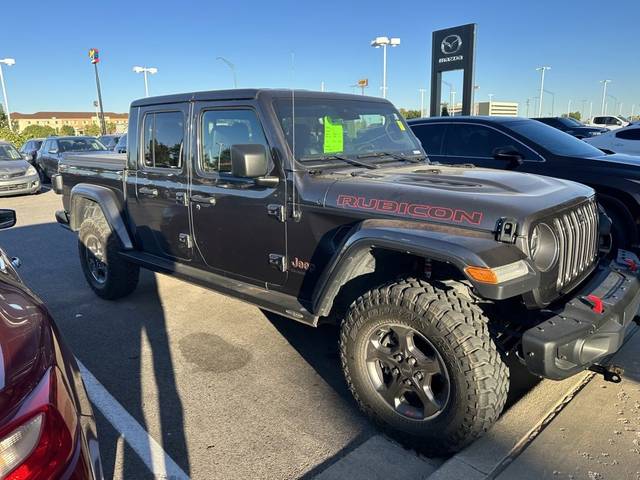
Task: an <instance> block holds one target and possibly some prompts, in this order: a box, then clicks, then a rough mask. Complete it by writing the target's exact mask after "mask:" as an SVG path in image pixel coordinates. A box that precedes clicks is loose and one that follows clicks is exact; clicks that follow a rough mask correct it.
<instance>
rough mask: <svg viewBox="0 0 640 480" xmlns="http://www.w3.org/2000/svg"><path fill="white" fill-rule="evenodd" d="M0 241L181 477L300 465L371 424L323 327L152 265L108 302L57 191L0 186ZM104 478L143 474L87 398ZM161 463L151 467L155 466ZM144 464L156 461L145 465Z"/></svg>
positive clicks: (290, 472) (319, 460)
mask: <svg viewBox="0 0 640 480" xmlns="http://www.w3.org/2000/svg"><path fill="white" fill-rule="evenodd" d="M0 208H13V209H15V210H16V212H17V216H18V223H17V225H16V226H15V227H13V228H12V229H9V230H4V231H2V232H0V245H1V246H2V248H3V249H4V250H5V251H6V252H7V254H8V255H9V256H18V257H20V259H21V260H22V263H23V266H22V267H21V268H20V271H19V272H20V275H21V276H22V278H23V280H24V281H25V282H26V283H27V284H28V285H29V286H30V287H31V288H32V290H33V291H34V292H35V293H36V294H37V295H39V296H40V297H41V298H42V299H43V300H44V301H45V303H46V304H47V306H48V307H49V309H50V311H51V312H52V314H53V317H54V318H55V320H56V322H57V324H58V326H59V327H60V329H61V331H62V333H63V335H64V338H65V339H66V342H67V343H68V344H69V346H70V347H71V348H72V350H73V351H74V353H75V354H76V356H77V357H78V359H79V360H80V361H81V362H82V363H83V364H84V365H85V366H86V368H87V369H88V370H89V371H90V372H91V373H92V374H93V375H94V376H95V378H96V379H97V381H98V382H100V384H101V385H102V386H104V388H105V389H106V390H107V391H108V392H109V393H110V395H111V396H113V398H114V399H115V400H117V401H118V402H119V403H120V404H121V405H122V406H123V407H124V409H126V411H127V412H128V413H129V414H130V415H131V416H132V417H133V419H135V420H136V421H137V422H138V423H139V425H140V426H142V427H143V429H144V430H146V431H148V432H149V434H150V435H151V437H152V438H153V439H155V440H156V441H157V443H158V444H160V445H161V446H162V448H163V449H164V451H165V452H166V453H167V454H168V456H169V457H171V458H172V459H173V460H174V461H175V462H176V464H177V465H178V466H179V467H180V469H182V471H184V472H185V473H186V474H188V475H189V476H191V477H192V478H216V479H217V478H221V479H226V478H235V479H237V478H272V479H276V478H298V477H301V476H305V475H306V476H308V477H312V476H314V475H315V474H316V473H318V472H320V471H322V470H323V465H328V464H330V463H332V462H333V461H334V459H336V458H339V457H340V456H341V455H343V454H344V453H347V452H349V451H350V450H352V449H355V448H357V446H359V445H360V444H362V443H364V442H365V441H366V440H367V439H369V438H370V437H371V436H372V435H375V434H376V431H375V429H374V428H373V427H372V426H371V425H370V424H369V423H368V421H367V420H366V419H365V418H364V417H363V416H362V415H361V414H360V413H359V411H358V410H357V409H356V408H355V406H354V404H353V403H352V401H351V399H350V397H349V394H348V391H347V389H346V387H345V385H344V382H343V380H342V376H341V372H340V369H339V362H338V355H337V347H336V344H337V330H336V329H335V328H321V329H318V330H316V329H312V328H309V327H306V326H304V325H301V324H297V323H295V322H292V321H290V320H285V319H282V318H278V317H275V316H272V315H270V314H265V313H263V312H262V311H260V310H259V309H257V308H255V307H253V306H250V305H247V304H244V303H241V302H239V301H236V300H233V299H230V298H228V297H224V296H221V295H217V294H215V293H213V292H211V291H208V290H205V289H202V288H199V287H196V286H193V285H189V284H187V283H185V282H181V281H179V280H176V279H173V278H171V277H168V276H164V275H155V274H153V273H151V272H148V271H143V273H142V275H141V281H140V285H139V287H138V289H137V291H136V292H135V293H134V294H133V295H131V296H130V297H128V298H126V299H122V300H119V301H116V302H108V301H105V300H102V299H100V298H98V297H96V296H95V295H94V294H93V292H92V291H91V290H90V289H89V287H88V285H87V284H86V282H85V280H84V277H83V275H82V272H81V269H80V264H79V262H78V255H77V246H76V235H75V234H73V233H71V232H69V231H67V230H65V229H63V228H61V227H60V226H58V225H57V224H56V223H55V220H54V212H55V210H57V209H60V208H61V197H59V196H58V195H55V194H54V193H53V192H51V191H48V192H46V193H42V194H40V195H34V196H24V197H10V198H2V199H0ZM96 417H97V422H98V429H99V437H100V447H101V453H102V459H103V463H104V465H103V466H104V473H105V478H116V479H119V478H126V479H132V478H135V479H145V478H154V475H153V474H152V473H150V471H149V469H148V468H147V466H146V465H145V464H144V463H143V462H142V460H140V458H139V455H138V454H137V453H135V452H134V451H133V449H132V448H131V447H130V445H129V443H128V442H126V441H124V440H123V439H122V438H119V437H120V434H119V433H118V432H117V431H116V430H115V429H114V427H113V426H112V425H111V423H110V422H108V421H107V420H106V419H105V417H104V416H103V415H102V414H101V413H100V412H99V411H98V409H96ZM160 471H162V468H160ZM156 473H157V472H156Z"/></svg>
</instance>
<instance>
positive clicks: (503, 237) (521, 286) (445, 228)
mask: <svg viewBox="0 0 640 480" xmlns="http://www.w3.org/2000/svg"><path fill="white" fill-rule="evenodd" d="M53 186H54V189H55V191H56V192H58V193H60V194H62V195H63V206H64V210H61V211H59V212H57V213H56V217H57V220H58V221H59V222H60V223H62V224H64V225H65V226H67V227H69V228H70V229H71V230H73V231H76V232H78V233H79V235H78V237H79V238H78V240H79V241H78V247H79V255H80V263H81V266H82V270H83V272H84V275H85V277H86V279H87V282H88V283H89V285H90V287H91V288H92V289H93V290H94V291H95V293H96V294H97V295H99V296H100V297H102V298H107V299H116V298H119V297H123V296H124V295H127V294H129V293H131V292H132V291H133V290H134V289H135V288H136V284H137V282H138V272H139V268H140V267H144V268H148V269H151V270H154V271H156V272H161V273H165V274H170V275H175V276H177V277H180V278H183V279H185V280H187V281H189V282H193V283H197V284H199V285H203V286H206V287H208V288H211V289H213V290H216V291H218V292H222V293H225V294H227V295H231V296H233V297H236V298H239V299H241V300H244V301H247V302H250V303H252V304H255V305H257V306H258V307H260V308H262V309H266V310H268V311H271V312H275V313H277V314H280V315H283V316H285V317H289V318H291V319H293V320H297V321H299V322H303V323H306V324H308V325H312V326H316V325H318V324H319V323H320V322H340V323H341V334H340V346H339V348H340V358H341V363H342V368H343V370H344V375H345V378H346V382H347V384H348V386H349V388H350V390H351V392H352V393H353V396H354V397H355V400H356V402H357V403H358V405H359V406H360V408H361V409H362V410H363V411H364V412H365V413H367V414H368V415H369V416H370V417H371V418H372V419H373V420H374V421H375V422H376V423H377V424H379V425H380V426H381V427H382V428H383V429H385V430H386V431H387V432H389V433H390V434H392V435H394V436H395V437H396V438H398V439H400V440H401V441H404V442H406V443H409V444H411V445H413V446H414V447H417V448H419V449H421V450H423V451H425V452H428V453H435V454H438V453H446V452H452V451H455V450H458V449H460V448H462V447H464V446H465V445H467V444H468V443H469V442H471V441H472V440H473V439H475V438H477V437H478V436H479V435H481V434H482V433H483V432H485V431H486V430H487V429H488V428H489V427H490V426H491V425H492V424H493V422H495V420H496V419H497V418H498V415H499V414H500V412H501V411H502V409H503V407H504V404H505V399H506V397H507V391H508V389H509V368H508V367H507V364H506V360H507V357H513V358H517V359H519V361H520V362H522V364H524V365H525V366H526V367H527V368H528V370H529V371H530V372H532V373H533V374H535V375H538V376H540V377H546V378H552V379H562V378H566V377H568V376H570V375H573V374H575V373H577V372H580V371H582V370H584V369H587V368H592V369H599V370H600V371H601V372H602V373H605V374H608V375H609V376H610V377H614V378H616V379H618V378H619V377H618V376H617V375H616V374H614V373H612V368H611V367H606V366H603V365H604V363H605V359H606V358H607V357H608V356H609V355H610V354H612V353H614V352H616V351H617V350H618V348H619V347H620V345H621V343H622V340H623V337H624V334H625V330H626V328H627V327H628V326H629V325H630V324H631V323H632V321H633V320H634V319H635V318H636V313H637V311H638V306H639V303H640V283H639V281H638V279H637V275H636V273H635V269H636V263H635V262H636V261H637V259H636V258H635V257H634V256H633V254H628V255H629V256H627V257H625V259H626V260H627V262H626V263H625V261H623V260H616V261H610V260H606V259H605V258H604V257H603V256H601V255H600V253H599V250H600V249H599V238H600V237H601V236H602V235H603V234H606V233H607V229H608V228H609V227H610V222H609V220H608V218H607V217H606V216H605V215H603V214H601V213H600V211H599V209H598V207H597V204H596V201H595V198H594V191H593V190H592V189H591V188H589V187H586V186H583V185H580V184H577V183H574V182H570V181H566V180H557V179H553V178H548V177H541V176H536V175H530V174H522V173H515V172H509V171H500V170H489V169H482V168H475V167H473V166H470V165H459V166H445V165H437V164H431V163H430V162H429V160H428V158H427V157H426V155H425V153H424V151H423V149H422V147H421V145H420V143H419V142H418V140H417V139H416V138H415V137H414V135H413V134H412V133H411V129H410V128H409V127H408V126H407V124H406V123H405V121H404V119H403V118H402V117H401V116H400V114H399V113H398V111H397V110H396V109H395V108H394V107H393V105H391V104H390V103H389V102H388V101H386V100H383V99H379V98H370V97H364V96H354V95H343V94H335V93H317V92H307V91H290V90H262V89H258V90H228V91H213V92H198V93H189V94H180V95H171V96H164V97H156V98H145V99H143V100H137V101H135V102H133V103H132V105H131V112H130V116H129V132H128V149H127V154H126V155H118V154H102V155H93V156H90V155H89V156H88V155H82V156H76V157H74V156H68V157H67V158H65V159H64V160H63V161H62V162H61V164H60V168H59V173H58V175H56V176H55V177H54V178H53ZM621 254H622V255H623V256H624V255H627V254H626V252H621ZM514 371H515V370H514Z"/></svg>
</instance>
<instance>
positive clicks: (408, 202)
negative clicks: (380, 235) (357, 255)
mask: <svg viewBox="0 0 640 480" xmlns="http://www.w3.org/2000/svg"><path fill="white" fill-rule="evenodd" d="M334 176H338V175H337V174H334ZM593 195H594V191H593V190H592V189H591V188H589V187H587V186H584V185H581V184H578V183H574V182H571V181H568V180H560V179H556V178H551V177H543V176H540V175H533V174H527V173H518V172H511V171H505V170H493V169H485V168H476V167H472V166H457V167H456V166H445V165H434V164H431V165H429V164H424V165H411V166H402V167H395V168H393V167H392V168H380V169H379V170H367V171H365V172H362V171H361V170H357V171H353V172H351V173H350V174H346V175H345V174H342V175H340V176H339V179H338V181H336V182H334V183H333V184H332V185H331V186H330V187H329V188H328V190H327V193H326V196H325V205H326V206H333V207H336V208H341V209H350V210H354V211H360V212H367V213H368V214H369V215H371V214H373V213H375V214H379V215H385V216H386V215H391V216H396V217H401V218H410V219H414V220H424V221H430V222H437V223H445V224H451V225H457V226H464V227H471V228H477V229H483V230H487V231H495V229H496V224H497V222H498V220H499V219H500V218H502V217H505V218H513V219H515V220H516V221H518V222H523V221H524V220H525V219H527V218H528V217H532V216H533V215H534V214H535V215H536V216H538V215H540V214H541V213H544V211H545V210H553V209H557V207H558V206H560V205H563V206H564V205H568V204H573V203H576V202H577V201H584V200H585V199H587V198H589V197H591V196H593Z"/></svg>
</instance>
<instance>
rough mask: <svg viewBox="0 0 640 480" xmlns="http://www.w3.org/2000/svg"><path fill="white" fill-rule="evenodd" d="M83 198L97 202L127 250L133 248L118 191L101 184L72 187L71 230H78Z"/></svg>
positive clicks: (70, 203) (70, 205) (83, 184)
mask: <svg viewBox="0 0 640 480" xmlns="http://www.w3.org/2000/svg"><path fill="white" fill-rule="evenodd" d="M83 199H86V200H90V201H92V202H95V203H96V204H97V205H98V206H99V207H100V209H101V210H102V214H103V215H104V218H105V220H106V221H107V223H108V224H109V227H110V228H111V231H112V232H114V233H115V234H116V235H117V236H118V238H119V239H120V242H121V243H122V247H123V248H124V249H125V250H132V249H133V242H132V241H131V237H130V236H129V231H128V230H127V227H126V225H125V223H124V220H123V210H122V208H121V207H120V203H119V201H118V199H117V197H116V193H115V192H114V191H113V190H111V189H109V188H107V187H102V186H100V185H91V184H89V183H78V184H77V185H75V186H74V187H73V188H72V189H71V194H70V201H69V213H70V217H71V222H70V225H69V227H70V228H71V230H73V231H74V232H75V231H78V230H79V229H80V223H81V222H82V219H81V218H79V215H78V213H79V209H80V204H81V201H82V200H83Z"/></svg>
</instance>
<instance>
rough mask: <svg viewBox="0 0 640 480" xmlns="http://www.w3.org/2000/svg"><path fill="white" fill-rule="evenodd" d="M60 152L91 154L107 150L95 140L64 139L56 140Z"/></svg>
mask: <svg viewBox="0 0 640 480" xmlns="http://www.w3.org/2000/svg"><path fill="white" fill-rule="evenodd" d="M58 148H59V150H60V152H93V151H96V150H106V149H107V148H106V147H105V146H104V145H103V144H101V143H100V142H99V141H98V140H97V139H95V138H64V139H60V140H58Z"/></svg>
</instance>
